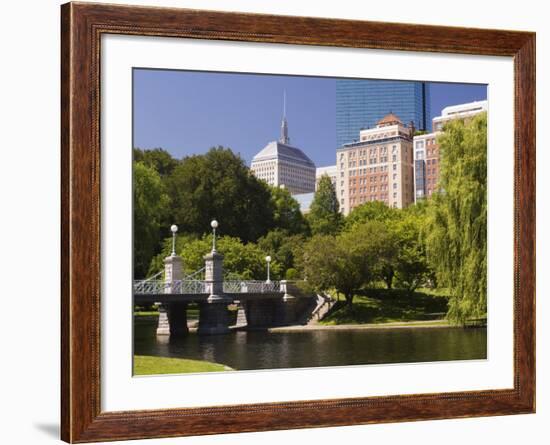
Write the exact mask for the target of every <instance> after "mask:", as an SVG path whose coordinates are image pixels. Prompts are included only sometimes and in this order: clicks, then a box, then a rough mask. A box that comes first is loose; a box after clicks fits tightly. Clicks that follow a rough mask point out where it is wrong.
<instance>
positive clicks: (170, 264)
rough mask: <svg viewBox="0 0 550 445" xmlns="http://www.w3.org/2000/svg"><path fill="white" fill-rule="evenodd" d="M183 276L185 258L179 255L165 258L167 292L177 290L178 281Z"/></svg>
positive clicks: (170, 292) (165, 290)
mask: <svg viewBox="0 0 550 445" xmlns="http://www.w3.org/2000/svg"><path fill="white" fill-rule="evenodd" d="M182 278H183V260H182V259H181V257H179V256H177V255H176V256H168V257H166V258H164V282H165V283H166V285H167V286H166V287H165V288H164V293H165V294H172V293H176V292H177V282H178V281H181V279H182Z"/></svg>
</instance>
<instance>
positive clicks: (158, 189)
mask: <svg viewBox="0 0 550 445" xmlns="http://www.w3.org/2000/svg"><path fill="white" fill-rule="evenodd" d="M168 204H169V198H168V195H167V194H166V191H165V188H164V185H163V183H162V181H161V179H160V176H159V174H158V173H157V172H156V171H155V170H154V169H152V168H150V167H147V166H146V165H145V164H144V163H142V162H135V163H134V276H135V277H136V278H142V277H144V276H145V275H146V273H147V271H148V268H149V263H150V262H151V259H152V257H153V256H154V255H155V253H157V252H158V250H159V247H160V245H159V243H160V239H161V238H160V224H161V221H162V220H163V218H164V217H165V215H166V213H167V212H168Z"/></svg>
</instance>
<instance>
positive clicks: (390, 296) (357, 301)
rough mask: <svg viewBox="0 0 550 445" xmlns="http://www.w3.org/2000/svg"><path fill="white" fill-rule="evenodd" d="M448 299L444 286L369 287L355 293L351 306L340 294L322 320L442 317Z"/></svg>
mask: <svg viewBox="0 0 550 445" xmlns="http://www.w3.org/2000/svg"><path fill="white" fill-rule="evenodd" d="M447 300H448V297H447V296H446V295H445V292H444V291H441V290H435V291H434V290H431V289H418V290H417V291H416V292H413V293H408V292H407V291H405V290H402V289H366V290H364V291H362V292H361V293H360V294H357V295H355V297H354V298H353V307H352V308H351V309H350V308H348V307H347V305H346V303H345V301H343V298H341V299H340V301H339V302H337V303H336V304H335V305H334V307H333V308H332V310H331V311H330V313H329V314H328V315H327V316H326V317H325V318H324V320H323V321H321V324H324V325H340V324H362V323H396V322H410V321H430V320H441V319H443V318H444V317H445V314H446V312H447Z"/></svg>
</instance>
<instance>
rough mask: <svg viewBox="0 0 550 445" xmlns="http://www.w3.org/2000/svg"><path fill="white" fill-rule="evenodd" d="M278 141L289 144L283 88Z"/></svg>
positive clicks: (284, 91)
mask: <svg viewBox="0 0 550 445" xmlns="http://www.w3.org/2000/svg"><path fill="white" fill-rule="evenodd" d="M279 142H281V143H282V144H289V143H290V138H289V137H288V123H287V121H286V90H283V120H282V121H281V137H280V138H279Z"/></svg>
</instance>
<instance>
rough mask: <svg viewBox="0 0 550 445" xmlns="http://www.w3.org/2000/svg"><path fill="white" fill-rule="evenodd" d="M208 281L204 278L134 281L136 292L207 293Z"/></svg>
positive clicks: (149, 293)
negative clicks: (203, 279)
mask: <svg viewBox="0 0 550 445" xmlns="http://www.w3.org/2000/svg"><path fill="white" fill-rule="evenodd" d="M205 293H207V290H206V283H205V282H204V281H202V280H175V281H172V282H165V281H164V280H149V281H134V294H139V295H157V294H205Z"/></svg>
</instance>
